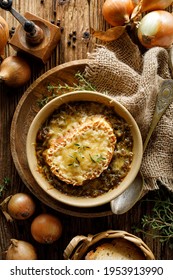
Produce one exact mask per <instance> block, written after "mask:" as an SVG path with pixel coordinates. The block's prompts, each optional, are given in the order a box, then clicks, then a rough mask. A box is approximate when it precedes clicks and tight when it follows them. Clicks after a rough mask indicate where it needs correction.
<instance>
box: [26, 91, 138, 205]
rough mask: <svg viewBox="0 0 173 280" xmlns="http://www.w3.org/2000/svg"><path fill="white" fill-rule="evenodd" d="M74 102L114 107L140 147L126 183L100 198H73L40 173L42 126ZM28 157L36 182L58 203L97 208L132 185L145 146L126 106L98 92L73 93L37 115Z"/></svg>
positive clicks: (28, 136) (30, 136)
mask: <svg viewBox="0 0 173 280" xmlns="http://www.w3.org/2000/svg"><path fill="white" fill-rule="evenodd" d="M71 101H72V102H73V101H94V102H98V103H104V104H105V105H106V106H109V107H112V108H114V109H115V112H116V113H117V114H118V115H119V116H121V117H123V118H124V119H125V120H126V121H127V123H129V124H130V127H131V132H132V136H133V141H134V145H133V146H134V147H136V148H137V151H136V152H134V156H133V160H132V164H131V169H130V171H129V173H128V174H127V176H126V177H125V178H124V180H123V181H122V182H121V184H120V186H118V187H116V188H114V189H113V190H110V191H108V192H107V193H105V194H103V195H100V196H98V197H94V198H88V197H74V196H68V195H65V194H63V193H61V192H60V191H58V190H57V189H56V188H54V187H53V186H52V185H50V184H49V183H48V181H46V179H45V178H44V176H43V175H42V174H41V173H39V172H38V165H37V158H36V152H35V143H36V135H37V131H38V129H39V128H40V126H41V125H42V124H43V123H44V122H45V120H46V119H47V118H48V116H50V115H51V114H52V113H53V111H54V110H55V109H57V108H58V107H59V106H61V105H62V104H64V103H68V102H71ZM26 155H27V160H28V165H29V168H30V171H31V173H32V175H33V177H34V179H35V180H36V182H37V183H38V185H39V187H40V188H42V189H43V190H44V191H45V192H46V194H48V195H50V196H51V197H53V198H54V199H56V200H57V202H58V201H59V202H61V203H64V204H67V205H71V206H75V207H95V206H100V205H103V204H106V203H108V202H110V201H111V200H113V199H114V198H115V197H117V196H119V195H120V194H121V193H123V192H124V191H125V190H126V189H127V188H128V186H129V185H130V184H131V183H132V182H133V180H134V179H135V177H136V175H137V173H138V172H139V169H140V166H141V161H142V155H143V144H142V137H141V133H140V130H139V128H138V125H137V123H136V121H135V119H134V118H133V116H132V115H131V114H130V112H129V111H128V110H127V109H126V108H125V107H124V106H123V105H121V104H120V103H119V102H117V101H115V100H114V99H113V98H111V97H109V96H107V95H105V94H102V93H99V92H94V91H74V92H69V93H66V94H63V95H60V96H58V97H56V98H54V99H53V100H51V101H50V102H49V103H48V104H46V105H45V106H44V107H43V108H42V109H41V110H40V111H39V112H38V113H37V115H36V116H35V118H34V119H33V121H32V123H31V125H30V128H29V130H28V134H27V140H26Z"/></svg>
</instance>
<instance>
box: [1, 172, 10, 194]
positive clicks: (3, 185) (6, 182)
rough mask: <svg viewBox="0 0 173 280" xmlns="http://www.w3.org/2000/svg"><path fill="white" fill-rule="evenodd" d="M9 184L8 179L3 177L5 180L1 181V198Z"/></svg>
mask: <svg viewBox="0 0 173 280" xmlns="http://www.w3.org/2000/svg"><path fill="white" fill-rule="evenodd" d="M9 184H10V179H9V178H7V177H5V178H4V179H3V182H2V184H1V185H0V197H1V196H2V193H3V191H5V190H6V187H8V186H9Z"/></svg>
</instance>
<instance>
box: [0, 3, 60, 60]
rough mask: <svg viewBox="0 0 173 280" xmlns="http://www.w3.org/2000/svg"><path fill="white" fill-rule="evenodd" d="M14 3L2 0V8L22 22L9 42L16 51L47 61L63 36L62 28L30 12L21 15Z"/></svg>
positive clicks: (0, 5)
mask: <svg viewBox="0 0 173 280" xmlns="http://www.w3.org/2000/svg"><path fill="white" fill-rule="evenodd" d="M12 3H13V1H12V0H0V8H2V9H4V10H6V11H9V12H10V13H11V14H12V15H13V16H14V17H15V18H16V19H17V20H18V21H19V23H20V25H19V26H18V27H17V28H16V31H15V33H14V35H13V36H12V38H11V39H10V40H9V44H10V45H11V46H12V47H13V48H14V49H15V50H16V51H21V52H25V53H27V54H28V55H31V56H33V57H35V58H38V59H40V60H41V61H42V62H43V63H46V62H47V60H48V59H49V57H50V56H51V53H52V51H53V50H54V48H55V47H56V46H57V44H58V42H59V40H60V38H61V32H60V28H59V27H58V26H56V25H55V24H52V23H51V22H49V21H47V20H45V19H43V18H41V17H39V16H36V15H34V14H31V13H29V12H26V13H25V15H24V16H22V15H20V14H19V13H18V12H17V11H16V10H15V9H14V8H13V7H12Z"/></svg>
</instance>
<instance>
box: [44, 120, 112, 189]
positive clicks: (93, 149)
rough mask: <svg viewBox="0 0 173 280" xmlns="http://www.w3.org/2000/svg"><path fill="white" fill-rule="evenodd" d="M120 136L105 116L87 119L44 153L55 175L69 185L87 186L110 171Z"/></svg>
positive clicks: (54, 142) (58, 139)
mask: <svg viewBox="0 0 173 280" xmlns="http://www.w3.org/2000/svg"><path fill="white" fill-rule="evenodd" d="M115 143H116V136H115V135H114V132H113V128H112V127H111V124H110V123H109V122H108V121H107V120H106V118H105V117H104V116H102V115H95V116H92V117H91V116H90V117H88V118H86V121H85V123H83V124H82V125H81V126H78V127H77V128H75V129H71V130H70V131H68V132H67V133H66V134H65V135H63V136H62V137H58V138H57V139H56V138H54V140H53V141H51V144H50V147H49V148H48V149H46V150H45V151H44V153H43V155H44V157H45V161H46V162H47V164H48V165H49V166H50V170H51V172H52V173H53V174H54V175H56V176H57V177H58V178H59V179H60V180H62V181H64V182H66V183H67V184H72V185H76V186H80V185H83V184H84V182H85V181H86V180H91V179H94V178H96V177H99V176H100V174H101V173H102V172H103V171H104V170H105V169H106V168H107V167H108V165H109V163H110V161H111V159H112V156H113V152H114V149H115Z"/></svg>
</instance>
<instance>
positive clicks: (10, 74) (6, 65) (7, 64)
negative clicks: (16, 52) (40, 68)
mask: <svg viewBox="0 0 173 280" xmlns="http://www.w3.org/2000/svg"><path fill="white" fill-rule="evenodd" d="M30 78H31V68H30V65H29V64H28V63H27V62H26V60H25V59H23V58H22V57H19V56H8V57H7V58H5V59H4V60H3V61H2V63H1V65H0V82H4V83H5V84H6V85H7V86H9V87H13V88H17V87H21V86H23V85H25V84H26V83H27V82H28V81H29V79H30Z"/></svg>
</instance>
